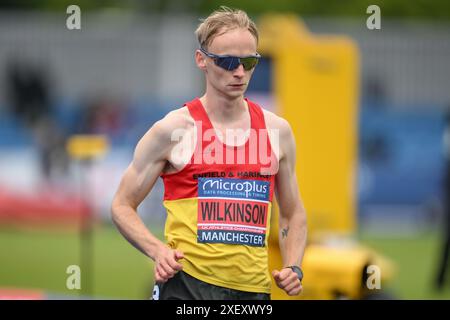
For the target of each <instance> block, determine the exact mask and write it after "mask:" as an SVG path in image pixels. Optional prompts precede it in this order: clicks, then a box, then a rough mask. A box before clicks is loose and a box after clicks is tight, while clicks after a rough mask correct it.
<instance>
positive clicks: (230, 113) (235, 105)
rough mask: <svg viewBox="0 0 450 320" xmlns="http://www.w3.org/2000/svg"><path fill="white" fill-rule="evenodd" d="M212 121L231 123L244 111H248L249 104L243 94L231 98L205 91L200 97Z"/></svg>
mask: <svg viewBox="0 0 450 320" xmlns="http://www.w3.org/2000/svg"><path fill="white" fill-rule="evenodd" d="M200 101H201V103H202V104H203V106H204V108H205V110H206V112H207V113H208V116H209V118H210V120H211V121H214V122H219V123H229V122H233V121H236V120H238V119H239V118H240V117H241V116H242V113H243V112H247V104H246V102H245V100H244V97H243V96H240V97H237V98H236V99H233V100H230V99H229V98H226V97H221V96H214V97H212V96H211V95H209V94H208V92H207V93H205V95H203V96H202V97H201V98H200Z"/></svg>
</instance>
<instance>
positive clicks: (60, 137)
mask: <svg viewBox="0 0 450 320" xmlns="http://www.w3.org/2000/svg"><path fill="white" fill-rule="evenodd" d="M48 75H49V73H48V70H47V69H44V68H43V67H42V66H40V67H37V66H36V65H34V64H31V63H29V62H28V61H26V60H18V59H15V58H14V59H12V60H11V61H10V63H9V64H8V69H7V72H6V84H7V88H6V89H7V96H8V98H9V102H10V106H11V112H12V114H13V115H14V116H15V118H16V119H17V120H18V121H19V122H20V123H21V124H22V125H24V126H25V128H26V129H28V130H31V132H32V136H33V138H34V139H35V143H36V146H37V147H38V152H39V158H40V167H41V172H42V174H43V177H44V179H45V180H46V181H47V182H50V181H55V178H58V177H60V175H59V174H60V173H62V174H65V172H66V170H67V156H66V152H65V135H64V133H63V132H62V130H61V128H60V127H59V125H58V123H57V122H56V120H55V119H54V117H53V115H54V113H53V110H52V103H51V90H50V88H51V87H50V84H49V77H48Z"/></svg>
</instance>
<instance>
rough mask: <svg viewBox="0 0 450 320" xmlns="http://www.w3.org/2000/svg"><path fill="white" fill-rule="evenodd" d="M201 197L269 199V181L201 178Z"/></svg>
mask: <svg viewBox="0 0 450 320" xmlns="http://www.w3.org/2000/svg"><path fill="white" fill-rule="evenodd" d="M198 180H199V181H198V182H199V197H211V196H213V197H231V198H253V199H255V200H262V201H268V200H269V185H270V183H269V182H268V181H260V180H240V179H217V178H216V179H214V178H199V179H198Z"/></svg>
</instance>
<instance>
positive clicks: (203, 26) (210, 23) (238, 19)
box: [195, 6, 259, 49]
mask: <svg viewBox="0 0 450 320" xmlns="http://www.w3.org/2000/svg"><path fill="white" fill-rule="evenodd" d="M200 21H202V22H201V23H200V24H199V25H198V27H197V30H195V35H196V36H197V39H198V43H199V45H200V47H202V48H204V49H208V46H209V45H210V44H211V42H212V41H213V39H214V38H215V37H216V36H217V35H218V34H219V32H221V31H229V30H233V29H238V28H243V29H247V30H248V31H250V33H251V34H252V35H253V36H254V37H255V39H256V43H258V37H259V36H258V29H257V28H256V24H255V23H254V22H253V21H252V20H251V19H250V18H249V17H248V15H247V13H245V11H242V10H239V9H231V8H228V7H226V6H221V7H220V9H218V10H216V11H214V12H213V13H211V14H210V15H209V16H208V17H207V18H206V19H201V20H200Z"/></svg>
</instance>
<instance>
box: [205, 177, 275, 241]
mask: <svg viewBox="0 0 450 320" xmlns="http://www.w3.org/2000/svg"><path fill="white" fill-rule="evenodd" d="M269 194H270V182H268V181H260V180H240V179H227V178H198V219H197V241H198V242H200V243H226V244H235V245H247V246H256V247H263V246H264V245H265V239H266V234H267V219H268V215H269V212H268V210H269Z"/></svg>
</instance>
